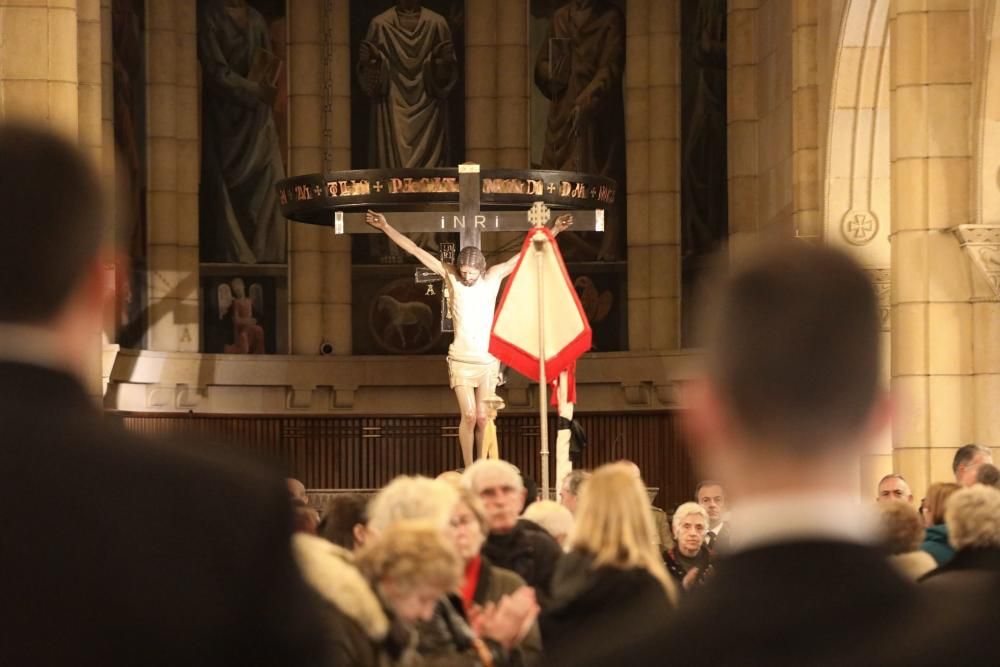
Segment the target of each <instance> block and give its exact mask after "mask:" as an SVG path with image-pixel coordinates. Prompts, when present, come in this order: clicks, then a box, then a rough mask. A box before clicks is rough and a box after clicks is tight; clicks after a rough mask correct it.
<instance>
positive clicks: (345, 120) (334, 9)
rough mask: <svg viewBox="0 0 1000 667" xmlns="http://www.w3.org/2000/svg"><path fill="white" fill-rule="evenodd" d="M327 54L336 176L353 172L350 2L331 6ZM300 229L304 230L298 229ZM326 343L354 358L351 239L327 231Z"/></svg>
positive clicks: (328, 163)
mask: <svg viewBox="0 0 1000 667" xmlns="http://www.w3.org/2000/svg"><path fill="white" fill-rule="evenodd" d="M326 11H327V26H328V27H327V34H328V35H329V37H328V38H327V42H328V44H327V46H326V47H325V48H326V50H327V55H326V57H327V58H328V59H329V65H330V72H331V74H332V76H330V78H329V80H327V81H325V82H324V85H325V86H326V93H325V95H326V101H325V106H324V111H325V120H324V135H325V137H326V143H325V153H324V161H323V164H324V167H325V168H326V169H329V170H333V171H337V170H342V169H350V168H351V76H352V75H353V72H352V71H351V25H350V2H349V0H334V1H333V2H331V3H329V5H328V6H327V10H326ZM295 226H300V225H295ZM322 241H323V242H322V246H321V248H322V251H323V291H322V297H323V308H322V317H323V338H324V339H325V340H327V341H329V342H330V343H332V344H333V353H334V354H337V355H349V354H351V351H352V350H351V348H352V344H353V343H352V336H351V304H352V302H353V299H352V298H351V239H350V237H349V236H336V235H334V234H332V233H330V231H328V230H323V232H322Z"/></svg>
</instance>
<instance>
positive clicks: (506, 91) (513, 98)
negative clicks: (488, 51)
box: [470, 0, 534, 169]
mask: <svg viewBox="0 0 1000 667" xmlns="http://www.w3.org/2000/svg"><path fill="white" fill-rule="evenodd" d="M528 37H529V35H528V2H527V0H503V1H502V2H497V3H496V50H495V53H496V56H495V57H496V75H495V81H496V90H495V95H496V102H495V105H496V108H497V109H498V110H500V111H502V113H497V114H496V123H497V134H496V137H497V142H496V148H497V155H496V165H495V166H497V167H499V168H501V169H527V168H528V167H529V166H531V147H530V143H529V133H528V109H529V95H530V92H531V86H532V85H533V84H532V79H533V77H532V76H529V67H531V68H532V69H533V68H534V61H532V60H531V55H530V54H529V52H528V49H529V44H528ZM529 63H530V64H529ZM470 70H471V68H470Z"/></svg>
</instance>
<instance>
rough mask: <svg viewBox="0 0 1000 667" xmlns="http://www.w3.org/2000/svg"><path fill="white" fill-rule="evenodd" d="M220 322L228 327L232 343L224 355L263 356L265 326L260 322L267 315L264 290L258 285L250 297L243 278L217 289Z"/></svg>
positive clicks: (225, 348) (227, 346)
mask: <svg viewBox="0 0 1000 667" xmlns="http://www.w3.org/2000/svg"><path fill="white" fill-rule="evenodd" d="M218 300H219V319H220V320H222V321H224V322H226V323H227V324H229V325H230V326H229V329H230V336H229V342H227V343H226V344H225V345H224V346H223V350H222V351H223V352H224V353H225V354H264V353H265V349H264V327H262V326H261V325H260V324H259V323H258V322H259V318H260V316H261V313H263V312H264V289H263V288H262V287H261V286H260V284H259V283H253V284H252V285H250V295H249V296H247V291H246V284H245V283H244V282H243V279H242V278H234V279H233V281H232V282H231V283H220V284H219V287H218Z"/></svg>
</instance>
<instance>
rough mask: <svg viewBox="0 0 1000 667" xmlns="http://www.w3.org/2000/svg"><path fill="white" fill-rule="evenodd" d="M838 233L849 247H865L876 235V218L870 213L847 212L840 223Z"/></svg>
mask: <svg viewBox="0 0 1000 667" xmlns="http://www.w3.org/2000/svg"><path fill="white" fill-rule="evenodd" d="M840 233H841V234H843V236H844V240H845V241H847V242H848V243H850V244H851V245H867V244H868V243H871V241H872V239H874V238H875V235H876V234H878V218H876V217H875V214H874V213H872V212H871V211H848V212H847V213H846V214H845V215H844V217H843V219H841V221H840Z"/></svg>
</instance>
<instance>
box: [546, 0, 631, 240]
mask: <svg viewBox="0 0 1000 667" xmlns="http://www.w3.org/2000/svg"><path fill="white" fill-rule="evenodd" d="M624 68H625V18H624V16H623V15H622V12H621V10H619V9H618V8H617V7H615V6H614V5H613V4H611V3H610V2H608V1H607V0H570V2H567V3H566V4H565V5H564V6H562V7H560V8H559V9H557V10H556V11H555V13H554V14H553V15H552V21H551V23H550V24H549V29H548V34H547V35H546V39H545V41H544V42H543V44H542V46H541V48H540V49H539V51H538V57H537V59H536V62H535V84H536V85H537V86H538V88H539V90H540V91H541V92H542V94H544V95H545V97H547V98H548V99H549V102H550V103H549V112H548V120H547V123H546V129H545V148H544V151H543V152H542V164H541V166H542V168H544V169H561V170H570V171H581V172H586V173H588V174H594V175H601V176H606V177H608V178H613V179H615V180H617V181H618V182H619V183H621V182H622V181H623V178H622V177H623V175H624V173H625V102H624V97H623V94H622V76H623V72H624ZM618 217H619V216H618V215H617V207H614V206H611V207H609V208H608V211H607V220H608V223H607V228H606V232H605V234H604V236H603V238H602V239H601V244H600V248H599V250H598V249H596V248H593V249H591V250H590V251H589V254H591V256H592V257H593V256H594V255H596V256H597V258H598V259H616V258H617V255H618V252H619V245H620V233H621V230H620V229H619V227H620V224H619V223H618ZM570 238H574V239H575V240H576V241H577V242H579V241H583V239H581V238H579V237H577V236H571V237H570ZM574 245H580V244H579V243H574ZM584 245H586V242H585V241H584ZM572 250H573V249H572V248H571V247H567V252H568V253H572ZM595 251H596V252H595ZM585 252H586V251H585Z"/></svg>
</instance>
